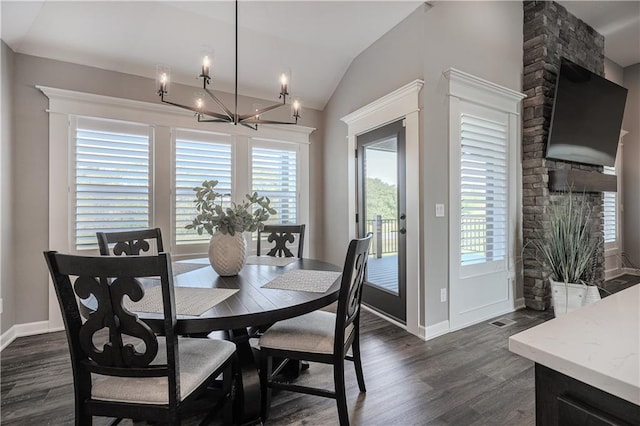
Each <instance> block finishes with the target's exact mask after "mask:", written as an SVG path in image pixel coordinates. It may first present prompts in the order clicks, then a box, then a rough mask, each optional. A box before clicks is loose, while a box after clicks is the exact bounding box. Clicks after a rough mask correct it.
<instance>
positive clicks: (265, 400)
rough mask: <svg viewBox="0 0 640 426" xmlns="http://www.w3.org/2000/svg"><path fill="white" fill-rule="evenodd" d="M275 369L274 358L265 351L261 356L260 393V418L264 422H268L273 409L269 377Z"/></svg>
mask: <svg viewBox="0 0 640 426" xmlns="http://www.w3.org/2000/svg"><path fill="white" fill-rule="evenodd" d="M272 368H273V358H271V357H270V356H269V355H266V354H265V353H264V349H263V350H262V351H261V354H260V393H261V398H260V399H261V400H262V401H261V407H260V417H261V418H262V422H263V423H264V422H266V421H267V418H268V417H269V409H270V407H271V388H270V387H269V377H270V376H271V370H272Z"/></svg>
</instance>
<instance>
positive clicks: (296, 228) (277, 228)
mask: <svg viewBox="0 0 640 426" xmlns="http://www.w3.org/2000/svg"><path fill="white" fill-rule="evenodd" d="M304 229H305V225H265V226H264V229H263V230H262V231H258V242H257V246H256V252H257V254H258V256H260V254H261V251H260V245H261V243H262V238H261V234H269V236H268V237H267V241H268V242H270V243H275V246H273V248H271V249H270V250H269V251H268V252H267V256H275V257H299V258H302V250H303V249H304ZM296 234H297V239H298V253H297V254H296V255H295V256H294V254H293V252H292V251H291V250H290V249H289V248H288V247H287V243H289V244H293V243H294V242H295V241H296Z"/></svg>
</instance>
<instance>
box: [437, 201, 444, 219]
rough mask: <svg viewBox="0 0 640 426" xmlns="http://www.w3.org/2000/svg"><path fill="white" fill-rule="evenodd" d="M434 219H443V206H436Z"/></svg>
mask: <svg viewBox="0 0 640 426" xmlns="http://www.w3.org/2000/svg"><path fill="white" fill-rule="evenodd" d="M436 217H444V204H439V203H437V204H436Z"/></svg>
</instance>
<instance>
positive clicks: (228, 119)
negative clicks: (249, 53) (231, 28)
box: [157, 0, 300, 130]
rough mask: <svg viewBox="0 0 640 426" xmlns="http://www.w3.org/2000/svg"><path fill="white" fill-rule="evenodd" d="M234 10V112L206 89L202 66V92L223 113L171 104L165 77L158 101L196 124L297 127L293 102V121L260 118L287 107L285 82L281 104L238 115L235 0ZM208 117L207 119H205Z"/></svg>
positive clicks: (205, 71)
mask: <svg viewBox="0 0 640 426" xmlns="http://www.w3.org/2000/svg"><path fill="white" fill-rule="evenodd" d="M235 3H236V8H235V13H236V16H235V48H236V50H235V91H234V95H235V106H234V110H233V111H231V110H230V109H229V108H227V106H225V105H224V103H223V102H222V101H221V100H220V99H218V97H217V96H216V95H215V94H213V92H212V91H211V90H210V89H209V88H208V87H207V86H209V85H210V84H211V76H210V75H209V67H208V66H206V65H205V64H203V66H202V73H201V74H200V75H199V76H198V78H202V90H203V92H204V93H205V94H206V95H207V96H208V97H209V98H210V99H211V100H212V101H213V102H215V103H216V104H217V105H218V106H219V107H220V108H221V109H222V111H224V113H219V112H215V111H211V110H207V109H205V108H204V104H202V105H198V106H189V105H184V104H179V103H177V102H172V101H169V100H167V99H165V95H167V94H168V91H167V83H168V82H167V77H166V75H165V76H164V78H160V87H159V89H158V91H157V94H158V96H160V100H161V101H162V103H165V104H168V105H172V106H175V107H178V108H182V109H186V110H189V111H193V112H194V113H195V115H196V117H197V119H198V122H201V123H232V124H233V125H238V124H241V125H243V126H245V127H248V128H250V129H253V130H258V125H259V124H284V125H294V126H295V125H297V124H298V119H299V118H300V107H299V105H298V104H297V102H294V104H293V106H292V109H293V113H292V117H293V118H294V120H295V121H291V122H288V121H275V120H265V119H262V118H260V116H261V115H262V114H264V113H265V112H268V111H271V110H274V109H276V108H281V107H283V106H286V105H287V96H289V92H288V85H287V82H286V81H284V82H282V84H281V86H280V96H279V97H278V99H282V103H276V104H273V105H270V106H267V107H265V108H259V109H256V110H255V111H253V112H251V113H248V114H238V0H236V2H235ZM207 117H209V118H207Z"/></svg>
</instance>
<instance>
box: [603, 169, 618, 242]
mask: <svg viewBox="0 0 640 426" xmlns="http://www.w3.org/2000/svg"><path fill="white" fill-rule="evenodd" d="M603 171H604V174H607V175H615V174H616V168H615V167H611V166H604V170H603ZM602 211H603V216H604V242H605V243H614V242H615V241H616V240H617V235H618V232H617V227H618V224H617V211H618V208H617V203H616V193H615V192H605V193H604V197H603V206H602Z"/></svg>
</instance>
